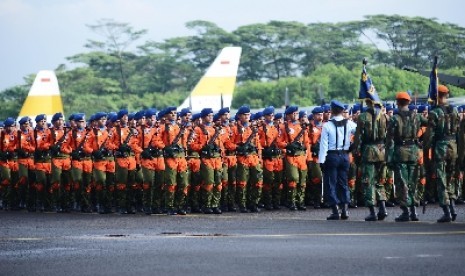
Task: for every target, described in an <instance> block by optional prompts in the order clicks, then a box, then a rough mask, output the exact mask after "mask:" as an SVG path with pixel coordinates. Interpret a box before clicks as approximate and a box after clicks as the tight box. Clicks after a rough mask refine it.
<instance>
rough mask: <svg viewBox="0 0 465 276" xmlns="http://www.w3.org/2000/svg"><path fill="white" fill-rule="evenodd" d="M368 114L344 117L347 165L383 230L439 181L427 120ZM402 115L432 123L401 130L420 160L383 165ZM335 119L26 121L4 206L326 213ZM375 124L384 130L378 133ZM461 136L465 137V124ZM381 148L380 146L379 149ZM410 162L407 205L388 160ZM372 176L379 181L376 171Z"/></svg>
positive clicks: (5, 168) (8, 154) (167, 112)
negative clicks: (325, 131)
mask: <svg viewBox="0 0 465 276" xmlns="http://www.w3.org/2000/svg"><path fill="white" fill-rule="evenodd" d="M361 109H362V108H359V106H358V105H356V106H354V107H353V108H352V109H351V110H348V109H347V107H346V106H345V107H344V111H343V116H344V117H345V118H347V119H349V122H350V124H353V125H354V126H355V125H358V127H357V128H356V129H357V131H359V134H356V135H354V136H353V137H354V138H355V140H354V143H353V145H354V147H353V149H354V150H353V151H354V154H353V155H350V156H349V158H350V159H351V160H350V168H349V177H348V180H347V184H348V187H349V191H350V199H351V200H350V202H351V204H352V206H354V207H355V206H356V205H357V202H359V205H361V204H364V205H365V206H367V207H369V208H370V210H371V207H373V208H374V206H375V205H379V206H380V211H379V212H378V214H377V215H376V216H373V215H371V216H369V220H373V219H374V218H376V219H384V218H385V217H386V216H387V212H386V211H385V210H386V209H385V208H384V206H385V202H386V201H387V200H389V199H390V198H396V199H397V200H398V201H400V203H401V207H402V208H403V207H405V206H408V207H411V208H413V207H415V205H416V204H418V203H419V202H420V201H421V200H422V198H423V195H422V193H419V192H420V191H421V189H423V188H424V184H425V181H424V180H425V179H427V178H426V176H427V174H428V173H431V175H432V176H433V175H434V172H433V171H431V170H428V168H432V167H431V166H430V167H425V166H424V165H423V164H424V162H422V160H421V158H420V157H421V156H422V154H421V151H420V150H419V149H420V147H419V145H420V144H421V142H422V139H423V136H424V132H425V129H426V125H427V123H425V122H427V119H426V118H427V116H428V112H423V111H422V110H418V112H417V111H416V110H414V109H413V108H412V109H411V110H409V109H408V108H407V111H408V114H407V113H405V114H407V115H405V114H404V111H406V110H404V109H405V108H399V109H398V110H393V109H392V108H390V107H389V106H387V108H385V109H384V110H381V111H379V112H378V113H376V112H377V111H375V108H374V107H373V105H371V104H369V103H368V104H367V108H364V109H363V111H364V112H362V113H361V112H360V111H361ZM452 110H455V112H457V110H456V109H452ZM349 111H350V113H351V114H349ZM394 113H395V114H396V115H398V116H401V117H402V118H410V117H411V116H418V118H419V120H418V122H419V123H421V122H423V125H419V126H418V127H416V126H413V125H412V126H410V125H408V126H407V125H404V126H403V127H404V129H408V130H409V131H410V132H409V133H410V134H412V135H413V133H414V134H415V135H414V136H412V135H410V134H409V135H410V136H412V137H409V139H410V140H408V139H403V140H402V141H403V142H402V143H404V144H405V146H409V147H410V148H411V147H413V146H417V147H418V149H417V151H415V152H413V151H412V152H409V153H404V151H402V150H400V151H399V149H395V150H394V151H395V154H394V155H392V154H387V153H388V152H390V153H392V152H393V151H392V150H391V151H386V154H384V152H385V147H386V145H387V148H389V149H394V147H395V145H398V144H399V141H396V143H394V144H393V143H392V142H389V141H391V140H392V139H394V138H392V139H388V138H389V130H388V129H389V128H388V126H389V125H390V122H391V121H392V122H395V118H397V117H396V116H395V115H394ZM360 114H362V115H361V116H360ZM374 114H377V115H376V116H375V117H376V120H373V118H372V116H373V115H374ZM455 114H457V113H455ZM404 115H405V116H404ZM409 116H410V117H409ZM457 116H458V114H457ZM359 117H360V118H361V120H360V119H359ZM368 117H370V118H368ZM330 118H331V107H329V106H323V107H317V108H315V109H314V110H313V111H312V114H311V116H307V114H306V113H305V112H302V111H300V112H299V110H298V108H297V107H296V106H290V107H288V108H287V109H286V111H285V114H282V115H281V114H276V115H275V114H274V108H273V107H267V108H265V109H264V110H263V112H259V113H257V114H254V115H253V118H251V114H250V109H249V108H248V107H247V106H243V107H241V108H240V109H239V110H238V112H237V115H236V117H235V119H231V118H230V112H229V109H228V108H224V109H221V110H220V111H219V112H217V113H216V114H214V112H213V110H212V109H209V108H205V109H203V110H202V112H201V113H198V114H194V115H192V113H191V112H190V110H188V109H183V110H182V111H181V112H177V111H176V108H175V107H170V108H166V109H164V110H162V111H160V112H158V113H156V112H155V110H151V109H150V110H146V111H140V112H137V113H135V114H132V115H131V114H129V113H128V111H127V110H120V111H119V112H117V113H114V114H106V113H103V112H101V113H97V114H94V115H92V116H91V118H90V120H89V122H86V118H85V116H84V115H83V114H74V115H72V116H71V117H70V118H69V121H68V122H67V123H65V121H64V118H63V115H62V114H60V113H58V114H55V115H54V116H53V118H52V120H51V121H52V126H48V125H47V123H46V121H47V118H46V116H45V115H39V116H37V117H36V118H34V119H35V122H36V127H35V128H31V126H30V120H31V118H27V117H25V118H22V119H21V120H20V121H19V122H18V123H19V128H18V127H17V126H16V122H15V121H14V120H13V119H7V120H5V121H4V129H3V130H2V132H1V149H0V155H1V156H0V159H1V161H0V170H1V176H0V177H1V184H2V185H1V197H2V198H1V199H2V203H3V204H2V205H3V208H5V209H18V208H27V209H28V210H29V211H36V210H39V211H47V210H55V211H64V212H66V211H70V210H72V209H78V210H80V211H83V212H92V211H98V212H100V213H110V212H113V211H115V209H114V208H116V211H118V212H120V213H133V212H134V211H135V210H140V211H143V212H145V213H146V214H151V213H162V212H167V213H168V214H181V215H182V214H186V213H187V212H189V211H191V212H203V213H207V214H208V213H216V214H219V213H221V212H223V211H236V210H239V211H241V212H250V211H251V212H258V211H259V208H260V207H262V206H263V207H264V208H266V209H269V210H271V209H280V208H281V206H286V207H287V208H289V209H290V210H305V209H306V206H307V205H308V204H313V205H314V206H315V207H317V208H318V207H319V206H320V204H321V203H322V202H328V199H327V193H328V192H327V191H328V190H329V187H327V184H326V183H325V185H323V172H322V170H321V168H324V166H320V164H319V161H318V159H319V158H318V156H319V155H320V135H321V131H322V126H323V125H324V123H325V122H328V121H329V120H330ZM412 118H414V117H412ZM415 118H416V117H415ZM421 118H423V119H421ZM420 119H421V120H420ZM457 119H459V117H457ZM368 121H371V122H375V124H376V122H379V124H380V125H379V126H376V127H374V128H373V129H372V126H370V125H369V124H367V123H366V122H368ZM363 122H365V123H363ZM383 122H384V123H383ZM412 122H417V121H416V120H413V121H412ZM448 124H450V120H449V121H448ZM454 126H456V127H457V129H458V121H457V124H456V125H454ZM354 128H355V127H354ZM375 129H377V130H376V131H374V130H375ZM375 132H377V133H375ZM456 134H458V131H457V132H456ZM393 135H394V134H393ZM393 135H391V137H394V136H393ZM451 135H452V134H451ZM357 137H358V138H357ZM367 137H368V138H367ZM373 138H374V140H375V141H374V142H376V143H372V142H370V141H371V140H370V139H373ZM404 138H405V137H404ZM358 139H361V140H358ZM394 140H395V139H394ZM407 140H408V141H407ZM392 141H393V140H392ZM406 141H407V142H408V143H407V142H406ZM386 143H387V144H386ZM390 143H391V144H390ZM404 155H407V157H406V158H410V159H409V160H408V162H409V163H412V165H414V170H413V171H412V172H415V174H411V175H409V178H412V177H414V178H413V179H416V180H415V186H416V187H417V188H416V189H414V192H413V193H407V194H408V195H409V197H408V198H405V199H404V198H403V197H402V195H403V194H404V192H403V191H404V190H403V188H402V187H401V186H403V185H404V184H405V183H403V182H402V179H403V178H402V177H403V176H402V175H399V176H398V177H394V176H395V175H396V174H395V172H396V171H397V168H396V166H395V164H397V163H396V160H394V161H393V160H392V159H389V158H393V157H394V158H398V157H399V156H400V157H402V156H404ZM389 156H390V157H389ZM388 157H389V158H388ZM402 158H403V157H402ZM414 160H415V162H413V161H414ZM457 164H458V163H457ZM371 165H373V168H376V169H377V171H373V170H372V169H370V168H372V166H371ZM457 168H458V167H457ZM459 171H460V170H454V173H455V172H459ZM375 172H376V173H377V174H376V175H375ZM417 176H418V177H417ZM460 176H461V173H460V172H459V173H458V174H454V175H453V176H451V178H450V181H449V182H450V183H451V185H456V186H457V187H456V188H457V189H455V192H454V194H455V196H453V199H456V198H457V196H459V193H458V191H460V190H461V189H462V187H461V177H460ZM418 179H420V181H418ZM430 179H435V178H434V177H433V178H430ZM394 180H396V181H394ZM394 182H398V183H396V185H393V183H394ZM426 184H428V185H427V187H432V188H430V189H429V191H430V194H429V197H430V199H434V198H435V194H434V192H435V190H436V188H435V187H436V186H437V185H436V183H435V182H434V181H431V183H426ZM404 186H405V185H404ZM396 187H397V189H396ZM418 188H419V189H418ZM394 191H395V192H396V194H397V196H396V195H394ZM323 195H324V196H323ZM439 199H440V200H442V201H444V199H442V198H441V197H439ZM442 201H440V202H442ZM445 203H446V202H444V204H445ZM448 205H449V206H450V202H449V204H448ZM342 207H343V206H342ZM336 211H337V209H336ZM370 212H371V211H370ZM413 214H415V215H414V216H413V217H415V216H416V213H415V212H413ZM338 217H339V215H338Z"/></svg>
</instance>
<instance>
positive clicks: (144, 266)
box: [0, 205, 465, 276]
mask: <svg viewBox="0 0 465 276" xmlns="http://www.w3.org/2000/svg"><path fill="white" fill-rule="evenodd" d="M457 210H458V218H457V221H456V222H453V223H445V224H439V223H436V219H437V218H439V217H440V216H441V214H442V210H441V209H440V208H439V207H438V206H437V205H430V206H428V209H427V212H426V214H420V221H419V222H404V223H399V222H394V217H395V216H397V215H399V214H400V212H401V211H400V209H399V208H396V207H394V208H388V211H389V214H390V215H389V217H388V218H386V220H385V221H378V222H365V221H364V220H363V219H364V217H365V216H366V215H367V212H368V211H367V209H366V208H357V209H351V212H350V218H349V220H348V221H326V216H327V215H328V214H329V212H330V211H329V209H319V210H315V209H311V208H310V209H308V210H307V211H295V212H290V211H288V210H281V211H262V212H261V213H259V214H251V213H249V214H241V213H224V214H222V215H203V214H195V215H193V214H191V215H187V216H179V215H178V216H167V215H152V216H146V215H143V214H136V215H119V214H110V215H98V214H81V213H69V214H57V213H27V212H23V211H15V212H14V211H9V212H6V211H0V275H66V276H71V275H390V276H393V275H395V274H398V275H465V205H459V206H457ZM420 212H421V210H420Z"/></svg>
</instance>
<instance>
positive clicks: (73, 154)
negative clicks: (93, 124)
mask: <svg viewBox="0 0 465 276" xmlns="http://www.w3.org/2000/svg"><path fill="white" fill-rule="evenodd" d="M87 134H88V132H87V131H86V134H85V136H84V139H82V141H81V142H80V143H79V145H77V143H76V142H77V141H76V139H77V130H76V129H73V130H72V135H73V139H74V146H75V147H76V149H75V150H73V152H71V157H72V159H73V160H78V161H80V160H81V158H82V157H84V156H85V155H84V152H83V151H82V148H83V146H84V143H85V142H86V141H87Z"/></svg>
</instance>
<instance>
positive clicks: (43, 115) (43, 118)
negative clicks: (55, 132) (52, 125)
mask: <svg viewBox="0 0 465 276" xmlns="http://www.w3.org/2000/svg"><path fill="white" fill-rule="evenodd" d="M42 120H47V116H46V115H45V114H39V115H37V116H36V123H37V122H40V121H42Z"/></svg>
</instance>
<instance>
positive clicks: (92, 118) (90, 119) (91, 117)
mask: <svg viewBox="0 0 465 276" xmlns="http://www.w3.org/2000/svg"><path fill="white" fill-rule="evenodd" d="M95 115H97V114H92V115H90V117H89V121H87V123H89V122H92V121H96V119H95Z"/></svg>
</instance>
